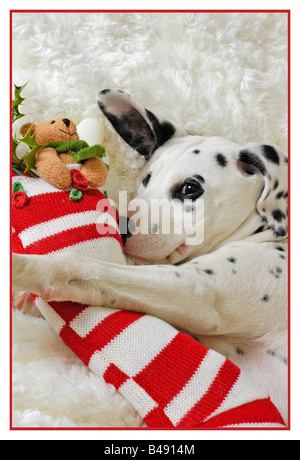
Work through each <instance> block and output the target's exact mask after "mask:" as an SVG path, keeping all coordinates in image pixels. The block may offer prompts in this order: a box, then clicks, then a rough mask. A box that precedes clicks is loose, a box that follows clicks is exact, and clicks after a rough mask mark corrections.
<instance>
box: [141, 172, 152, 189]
mask: <svg viewBox="0 0 300 460" xmlns="http://www.w3.org/2000/svg"><path fill="white" fill-rule="evenodd" d="M151 176H152V172H148V174H147V176H146V177H145V179H144V180H143V186H144V187H147V185H148V184H149V182H150V179H151Z"/></svg>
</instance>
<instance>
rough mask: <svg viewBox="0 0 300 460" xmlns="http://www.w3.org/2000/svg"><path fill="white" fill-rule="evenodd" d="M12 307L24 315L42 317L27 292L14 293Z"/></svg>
mask: <svg viewBox="0 0 300 460" xmlns="http://www.w3.org/2000/svg"><path fill="white" fill-rule="evenodd" d="M12 307H13V308H14V309H15V310H19V311H21V312H22V313H24V314H29V315H31V316H43V315H42V314H41V312H40V310H39V309H38V308H37V307H36V305H35V302H34V300H33V298H32V296H31V294H29V293H28V292H15V293H14V295H13V298H12Z"/></svg>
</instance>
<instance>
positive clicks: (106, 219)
mask: <svg viewBox="0 0 300 460" xmlns="http://www.w3.org/2000/svg"><path fill="white" fill-rule="evenodd" d="M96 224H108V225H110V226H111V227H113V228H115V229H116V230H117V232H118V231H119V227H118V225H117V223H116V219H115V218H114V217H112V216H111V215H110V214H108V213H107V212H100V213H99V211H98V217H97V221H96ZM105 229H106V228H105V227H104V228H103V232H101V230H102V228H101V226H99V228H98V227H97V230H98V232H99V235H102V234H103V235H106V231H105ZM117 232H116V233H117Z"/></svg>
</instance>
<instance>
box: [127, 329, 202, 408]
mask: <svg viewBox="0 0 300 460" xmlns="http://www.w3.org/2000/svg"><path fill="white" fill-rule="evenodd" d="M195 346H196V352H195ZM207 352H208V349H207V348H205V347H203V346H202V345H200V344H198V343H197V342H196V341H195V340H194V339H192V338H191V337H189V336H188V335H185V334H182V333H178V334H177V335H176V336H175V337H174V339H173V340H172V341H171V342H170V343H169V344H168V345H167V346H166V347H165V348H164V349H163V350H162V351H161V352H160V353H159V354H158V355H157V356H156V357H155V358H154V359H153V360H152V361H151V362H150V363H149V364H148V365H147V366H146V367H145V368H144V369H143V370H142V371H141V372H140V373H139V374H137V375H136V376H135V377H134V380H135V381H136V382H137V383H138V384H139V385H140V386H141V387H142V388H144V390H145V391H146V392H147V393H148V394H149V395H150V396H151V397H152V398H153V399H154V400H155V401H156V402H157V403H158V404H160V405H161V406H162V407H165V406H166V405H167V404H168V403H169V402H170V401H171V400H172V399H173V398H174V396H175V395H176V394H177V393H178V392H179V391H180V390H181V388H182V387H183V386H184V385H185V384H186V383H187V382H188V381H189V380H190V378H191V377H192V376H193V374H194V373H195V371H196V370H197V368H198V367H199V364H200V363H201V361H202V360H203V358H204V357H205V355H206V354H207Z"/></svg>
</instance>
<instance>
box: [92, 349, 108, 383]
mask: <svg viewBox="0 0 300 460" xmlns="http://www.w3.org/2000/svg"><path fill="white" fill-rule="evenodd" d="M109 366H110V362H109V361H107V359H104V358H102V359H99V356H98V355H97V354H96V353H94V354H93V356H92V357H91V359H90V361H89V364H88V367H89V369H90V370H91V371H92V372H93V373H94V374H95V375H97V376H98V377H100V378H103V375H104V373H105V371H106V370H107V369H108V367H109Z"/></svg>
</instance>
